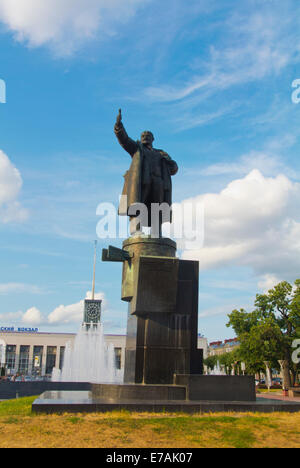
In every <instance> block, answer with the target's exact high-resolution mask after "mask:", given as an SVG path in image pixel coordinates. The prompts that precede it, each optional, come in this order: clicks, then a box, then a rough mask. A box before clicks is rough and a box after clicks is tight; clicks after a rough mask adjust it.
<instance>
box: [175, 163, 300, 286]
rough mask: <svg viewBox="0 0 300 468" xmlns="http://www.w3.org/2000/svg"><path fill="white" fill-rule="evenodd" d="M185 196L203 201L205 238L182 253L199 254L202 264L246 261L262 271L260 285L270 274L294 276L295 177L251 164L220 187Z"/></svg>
mask: <svg viewBox="0 0 300 468" xmlns="http://www.w3.org/2000/svg"><path fill="white" fill-rule="evenodd" d="M191 201H193V202H194V203H203V204H204V210H205V226H204V230H205V242H204V246H203V248H199V249H198V250H197V249H195V250H186V251H184V252H183V255H182V256H183V258H187V259H188V258H189V259H199V261H200V268H201V269H203V270H205V269H209V268H218V267H221V266H229V265H239V266H248V267H250V268H251V269H252V270H254V272H255V273H256V274H257V275H259V276H263V279H262V282H261V286H265V287H267V285H268V284H271V283H270V281H271V279H274V277H280V278H285V279H289V278H293V276H294V277H295V278H296V277H297V276H299V271H300V241H299V239H300V222H299V209H298V207H299V202H300V184H299V183H295V182H292V181H291V180H289V179H288V178H287V177H286V176H284V175H278V176H277V177H264V176H263V175H262V174H261V172H260V171H258V170H253V171H251V172H250V173H249V174H248V175H247V176H246V177H244V178H242V179H236V180H233V181H232V182H231V183H229V184H228V185H227V187H226V188H225V189H224V190H222V191H221V192H220V193H215V194H214V193H208V194H205V195H200V196H198V197H196V198H194V199H193V200H191ZM264 275H266V276H264ZM295 278H294V279H295ZM263 283H264V284H263ZM267 283H268V284H267Z"/></svg>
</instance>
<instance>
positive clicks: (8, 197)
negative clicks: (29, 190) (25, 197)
mask: <svg viewBox="0 0 300 468" xmlns="http://www.w3.org/2000/svg"><path fill="white" fill-rule="evenodd" d="M22 184H23V182H22V177H21V174H20V172H19V171H18V169H16V168H15V167H14V165H13V164H12V163H11V161H10V160H9V158H8V157H7V155H6V154H5V153H4V152H3V151H1V150H0V223H1V222H2V223H4V224H6V223H12V222H22V221H24V220H25V219H26V218H27V216H28V213H27V211H26V210H25V209H24V208H23V207H22V206H21V204H20V202H19V201H18V197H19V194H20V191H21V188H22Z"/></svg>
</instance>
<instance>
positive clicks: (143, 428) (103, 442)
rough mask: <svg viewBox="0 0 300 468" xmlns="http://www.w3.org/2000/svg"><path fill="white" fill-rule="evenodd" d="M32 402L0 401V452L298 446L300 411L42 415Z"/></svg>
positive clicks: (299, 439) (26, 399) (299, 445)
mask: <svg viewBox="0 0 300 468" xmlns="http://www.w3.org/2000/svg"><path fill="white" fill-rule="evenodd" d="M34 399H35V397H30V398H20V399H18V400H9V401H4V402H0V448H16V447H27V448H28V447H30V448H31V447H32V448H38V447H41V448H54V447H55V448H56V447H57V448H64V447H68V448H75V447H86V448H88V447H90V448H92V447H100V448H101V447H102V448H123V447H128V448H129V447H133V448H144V447H148V448H194V447H219V448H227V447H228V448H229V447H233V448H252V447H253V448H254V447H290V448H292V447H300V413H293V414H290V413H273V414H261V413H214V414H203V415H202V414H196V415H192V416H189V415H186V414H178V413H177V414H175V413H173V414H172V413H163V414H162V413H158V414H153V413H130V412H128V411H118V412H111V413H86V414H85V413H82V414H72V413H65V414H61V415H55V414H52V415H45V414H34V413H32V412H31V404H32V402H33V401H34ZM283 428H284V429H283Z"/></svg>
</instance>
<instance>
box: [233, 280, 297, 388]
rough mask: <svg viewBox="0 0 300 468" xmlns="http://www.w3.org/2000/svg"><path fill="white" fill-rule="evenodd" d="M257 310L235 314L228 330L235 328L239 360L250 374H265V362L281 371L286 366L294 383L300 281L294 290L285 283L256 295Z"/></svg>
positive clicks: (235, 311) (242, 310) (236, 311)
mask: <svg viewBox="0 0 300 468" xmlns="http://www.w3.org/2000/svg"><path fill="white" fill-rule="evenodd" d="M254 306H255V309H254V310H253V311H252V312H249V313H248V312H246V311H245V310H244V309H240V310H233V311H232V313H231V314H229V316H228V317H229V322H228V323H227V327H232V328H233V329H234V331H235V333H236V335H237V337H238V339H239V342H240V347H239V350H238V355H239V359H241V360H242V361H244V362H245V363H246V366H247V370H248V372H251V373H255V372H259V371H264V369H265V364H264V363H265V361H268V362H270V364H271V367H272V368H276V369H278V368H279V364H278V360H282V361H285V362H287V366H288V369H289V370H290V372H291V376H292V382H290V383H289V384H293V383H294V381H295V377H296V373H297V371H298V365H297V364H295V363H293V361H292V353H293V351H294V349H293V347H292V344H293V341H294V340H295V339H296V338H300V279H298V280H296V281H295V284H294V286H293V285H291V284H290V283H288V282H287V281H283V282H281V283H279V284H277V285H276V286H275V287H274V288H273V289H270V290H269V291H268V293H266V294H257V295H256V299H255V303H254Z"/></svg>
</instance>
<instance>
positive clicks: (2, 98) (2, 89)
mask: <svg viewBox="0 0 300 468" xmlns="http://www.w3.org/2000/svg"><path fill="white" fill-rule="evenodd" d="M0 103H1V104H6V83H5V81H4V80H1V79H0Z"/></svg>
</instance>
